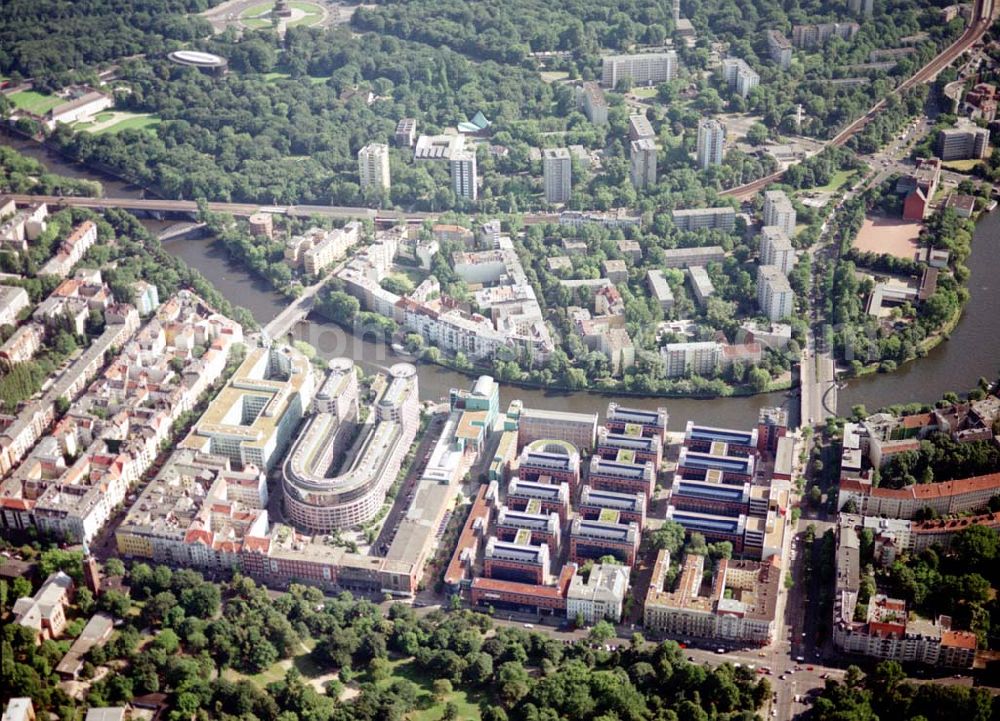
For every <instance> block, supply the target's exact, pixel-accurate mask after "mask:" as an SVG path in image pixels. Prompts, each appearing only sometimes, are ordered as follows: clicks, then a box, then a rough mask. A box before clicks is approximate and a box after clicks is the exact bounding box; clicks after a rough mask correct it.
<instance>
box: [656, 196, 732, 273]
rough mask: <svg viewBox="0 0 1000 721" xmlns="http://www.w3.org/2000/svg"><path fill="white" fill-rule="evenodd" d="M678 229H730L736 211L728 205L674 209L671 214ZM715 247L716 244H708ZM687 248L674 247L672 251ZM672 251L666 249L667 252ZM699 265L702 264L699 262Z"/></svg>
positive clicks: (728, 230)
mask: <svg viewBox="0 0 1000 721" xmlns="http://www.w3.org/2000/svg"><path fill="white" fill-rule="evenodd" d="M670 215H671V218H673V221H674V225H675V226H677V228H678V230H703V229H705V230H724V231H727V232H730V231H732V230H733V229H734V228H735V227H736V211H735V210H733V209H732V208H731V207H729V206H722V207H718V208H683V209H678V210H674V211H673V212H672V213H671V214H670ZM710 247H712V248H717V247H718V246H710ZM678 250H689V249H688V248H675V249H674V251H678ZM674 251H667V252H668V253H670V252H674ZM700 265H704V263H701V264H700Z"/></svg>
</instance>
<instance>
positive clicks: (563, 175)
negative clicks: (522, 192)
mask: <svg viewBox="0 0 1000 721" xmlns="http://www.w3.org/2000/svg"><path fill="white" fill-rule="evenodd" d="M542 172H543V175H544V181H545V202H546V203H567V202H569V196H570V193H571V192H572V189H573V182H572V175H573V159H572V157H570V154H569V150H567V149H566V148H545V149H544V150H543V151H542Z"/></svg>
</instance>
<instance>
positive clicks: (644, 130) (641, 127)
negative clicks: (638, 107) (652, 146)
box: [628, 114, 656, 141]
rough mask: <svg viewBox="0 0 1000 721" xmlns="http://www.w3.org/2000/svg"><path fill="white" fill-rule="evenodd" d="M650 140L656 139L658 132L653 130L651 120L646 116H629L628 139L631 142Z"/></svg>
mask: <svg viewBox="0 0 1000 721" xmlns="http://www.w3.org/2000/svg"><path fill="white" fill-rule="evenodd" d="M645 138H649V139H651V140H655V139H656V131H655V130H653V126H652V124H651V123H650V122H649V118H647V117H646V115H645V114H642V115H629V116H628V139H629V140H631V141H635V140H643V139H645Z"/></svg>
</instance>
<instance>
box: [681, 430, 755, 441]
mask: <svg viewBox="0 0 1000 721" xmlns="http://www.w3.org/2000/svg"><path fill="white" fill-rule="evenodd" d="M691 437H692V438H695V439H697V440H700V441H721V442H722V443H740V444H743V445H749V443H750V441H751V440H752V434H751V433H749V432H748V431H737V430H733V429H731V428H712V427H711V426H691Z"/></svg>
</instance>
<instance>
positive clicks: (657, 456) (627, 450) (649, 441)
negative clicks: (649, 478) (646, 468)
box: [594, 428, 663, 471]
mask: <svg viewBox="0 0 1000 721" xmlns="http://www.w3.org/2000/svg"><path fill="white" fill-rule="evenodd" d="M594 454H595V455H598V456H600V457H601V458H604V459H605V460H609V461H621V462H623V463H647V462H649V463H652V464H653V470H654V471H659V469H660V464H661V463H662V461H663V440H662V439H661V438H659V437H657V436H655V435H650V436H644V435H641V434H638V433H630V432H627V431H626V432H624V433H616V432H614V431H611V430H608V428H598V429H597V447H596V448H595V449H594Z"/></svg>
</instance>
